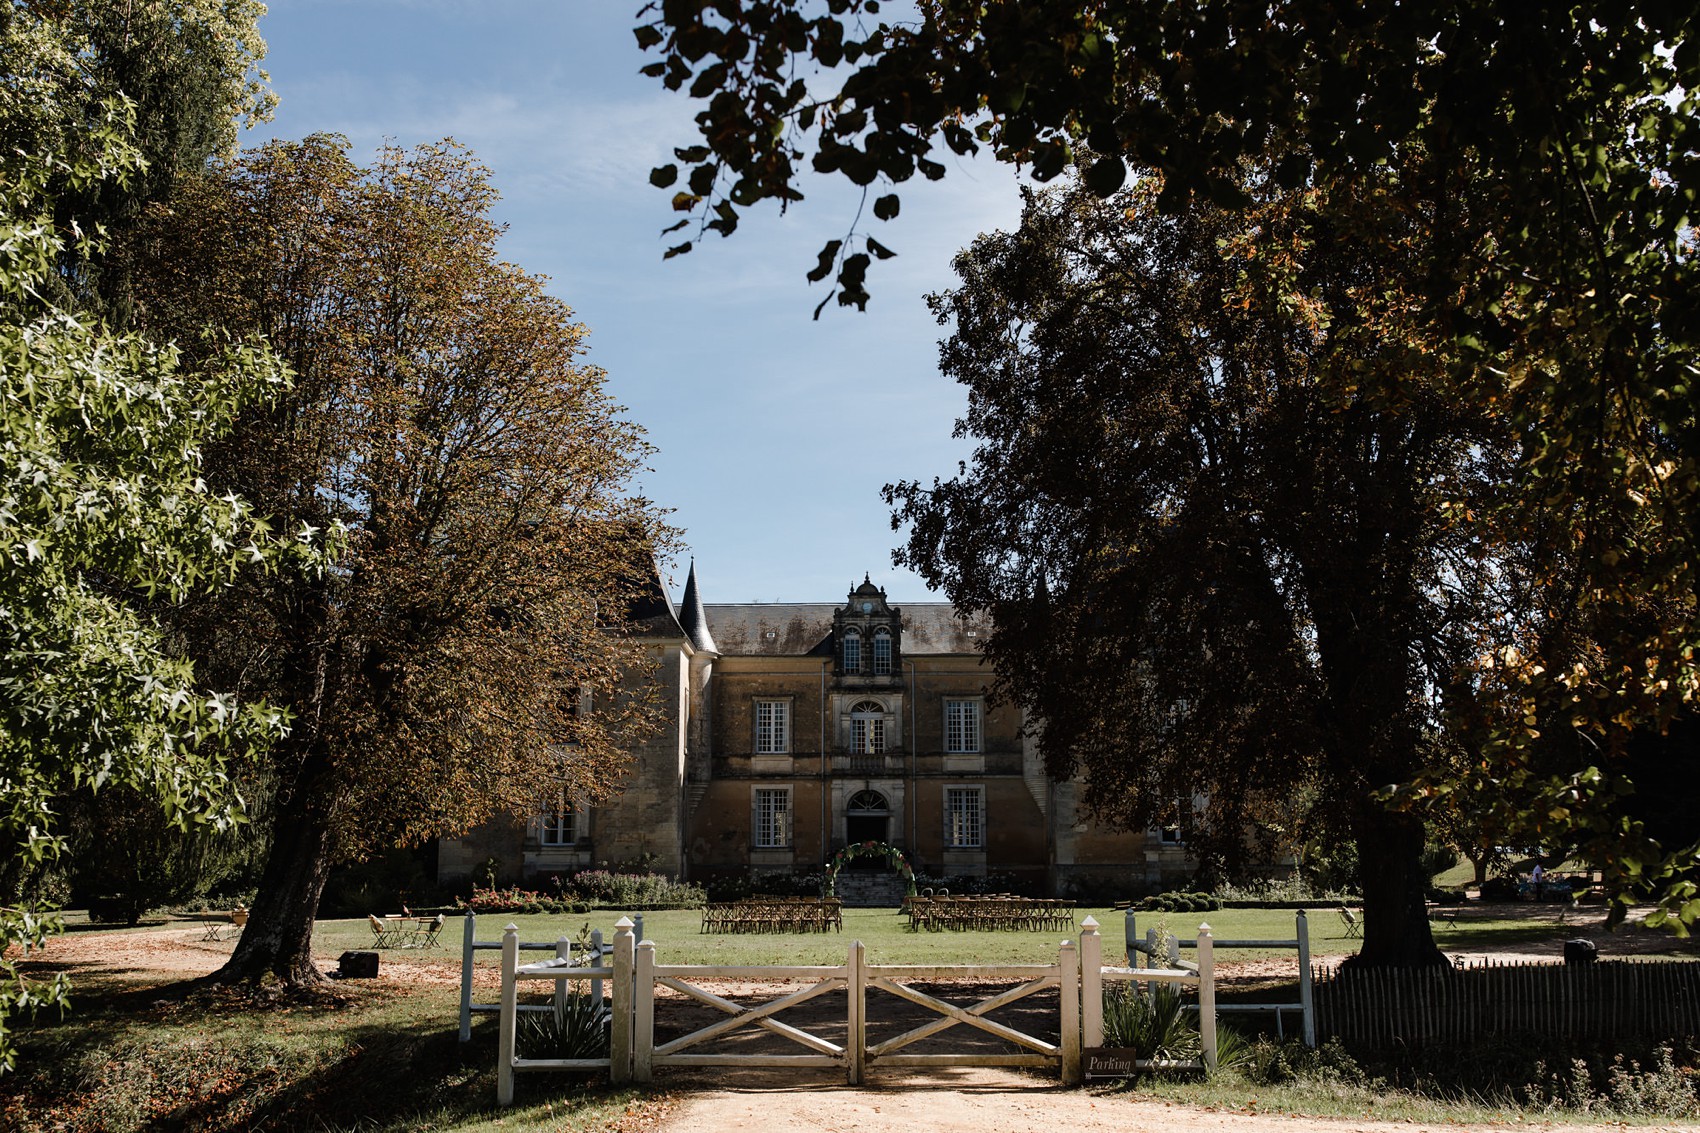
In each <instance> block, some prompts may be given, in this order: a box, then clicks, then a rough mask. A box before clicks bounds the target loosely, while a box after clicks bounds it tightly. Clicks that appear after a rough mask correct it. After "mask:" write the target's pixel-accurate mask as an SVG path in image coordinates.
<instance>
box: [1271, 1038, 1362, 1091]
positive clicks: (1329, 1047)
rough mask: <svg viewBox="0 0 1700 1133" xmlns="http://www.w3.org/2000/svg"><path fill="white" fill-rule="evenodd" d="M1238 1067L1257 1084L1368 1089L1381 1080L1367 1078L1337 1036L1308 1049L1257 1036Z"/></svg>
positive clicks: (1291, 1040)
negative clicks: (1310, 1084) (1309, 1084)
mask: <svg viewBox="0 0 1700 1133" xmlns="http://www.w3.org/2000/svg"><path fill="white" fill-rule="evenodd" d="M1239 1070H1240V1073H1241V1074H1242V1075H1244V1077H1245V1078H1246V1080H1247V1081H1249V1082H1251V1083H1253V1084H1254V1085H1258V1086H1284V1085H1288V1084H1291V1083H1294V1082H1301V1081H1304V1082H1315V1083H1318V1084H1322V1085H1330V1086H1360V1087H1366V1088H1370V1089H1378V1088H1380V1087H1381V1086H1382V1082H1381V1080H1380V1079H1379V1078H1373V1077H1371V1076H1370V1075H1369V1073H1368V1072H1367V1071H1365V1070H1364V1068H1363V1067H1362V1066H1360V1065H1359V1064H1358V1060H1357V1059H1355V1058H1353V1057H1352V1055H1351V1053H1350V1052H1349V1051H1347V1050H1346V1048H1345V1046H1343V1045H1342V1044H1341V1042H1340V1040H1339V1039H1337V1038H1334V1039H1329V1040H1328V1041H1327V1042H1325V1043H1323V1044H1322V1046H1320V1047H1318V1048H1317V1049H1316V1050H1311V1049H1310V1048H1309V1047H1307V1046H1305V1045H1304V1044H1303V1043H1302V1042H1299V1041H1298V1040H1297V1039H1272V1038H1268V1037H1261V1038H1258V1039H1256V1040H1254V1041H1252V1042H1251V1043H1249V1044H1248V1045H1247V1048H1246V1051H1245V1057H1244V1061H1243V1062H1241V1064H1240V1066H1239Z"/></svg>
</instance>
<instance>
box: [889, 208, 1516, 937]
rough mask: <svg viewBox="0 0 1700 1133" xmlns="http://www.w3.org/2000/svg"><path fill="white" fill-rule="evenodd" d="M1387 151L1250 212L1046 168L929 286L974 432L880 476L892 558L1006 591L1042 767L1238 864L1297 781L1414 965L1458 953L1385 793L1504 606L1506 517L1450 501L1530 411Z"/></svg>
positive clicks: (1008, 639)
mask: <svg viewBox="0 0 1700 1133" xmlns="http://www.w3.org/2000/svg"><path fill="white" fill-rule="evenodd" d="M1384 181H1385V182H1387V184H1386V185H1385V186H1384V187H1383V188H1382V189H1381V190H1380V191H1379V192H1376V193H1364V194H1363V195H1362V198H1361V199H1359V200H1357V201H1354V202H1349V203H1347V202H1340V201H1329V200H1325V199H1323V198H1322V197H1321V195H1320V194H1316V193H1281V192H1278V191H1274V190H1272V189H1270V188H1269V187H1268V186H1267V185H1266V184H1265V185H1262V186H1257V185H1252V186H1250V187H1249V191H1250V192H1253V193H1255V194H1257V195H1258V196H1259V197H1260V198H1261V199H1259V200H1258V203H1257V205H1256V207H1254V208H1252V209H1250V210H1247V211H1239V210H1227V209H1222V208H1219V207H1213V206H1210V205H1207V204H1204V203H1201V202H1195V203H1194V204H1193V205H1192V206H1191V207H1189V208H1187V209H1184V210H1181V211H1179V212H1176V213H1171V214H1164V213H1162V212H1160V211H1159V210H1158V208H1157V205H1156V199H1157V196H1158V187H1157V186H1156V185H1154V184H1151V183H1145V184H1141V185H1140V186H1138V187H1137V188H1135V189H1133V190H1127V191H1123V192H1121V193H1118V194H1116V195H1113V196H1112V197H1110V198H1109V199H1108V200H1102V201H1101V200H1099V199H1098V198H1097V197H1096V196H1095V195H1094V194H1093V193H1091V192H1090V191H1087V190H1085V189H1083V188H1079V187H1076V188H1073V189H1072V191H1069V192H1055V193H1050V194H1036V195H1032V196H1030V197H1029V200H1028V202H1027V207H1026V210H1025V213H1024V217H1023V222H1022V225H1021V227H1020V229H1019V230H1018V231H1016V232H1014V233H1008V234H1004V233H998V234H993V235H989V236H984V237H981V238H980V239H979V240H977V241H976V242H975V244H974V245H973V246H972V247H971V248H970V249H969V250H968V251H966V252H964V253H963V254H962V255H961V256H960V257H959V258H958V260H957V263H956V268H957V273H958V275H959V276H960V277H961V283H960V285H959V286H958V287H957V288H956V289H955V290H953V291H950V292H948V293H946V294H944V295H940V296H936V297H934V299H933V301H932V302H933V307H934V310H935V311H936V312H937V313H938V315H939V318H940V321H941V322H946V323H948V324H949V325H950V326H951V329H952V333H951V335H950V337H949V339H948V340H947V341H946V342H945V343H944V345H943V347H942V348H941V352H940V360H941V368H942V369H943V371H944V372H945V374H947V375H949V376H951V377H953V378H955V379H956V380H957V381H958V382H960V383H962V384H963V385H964V386H965V387H966V388H967V392H968V413H967V416H966V417H965V418H964V419H963V420H962V422H961V423H960V425H959V433H961V434H963V435H967V436H970V437H972V438H974V439H975V441H976V442H977V447H976V449H975V453H974V457H973V461H972V464H971V466H970V467H968V468H967V469H965V470H964V471H963V473H961V474H960V475H958V476H957V477H955V478H953V479H951V480H949V481H944V482H935V483H934V484H933V485H931V486H928V487H923V486H922V485H919V484H916V483H905V484H898V485H895V486H894V487H892V488H889V489H887V494H888V498H889V499H891V500H892V501H893V502H894V503H896V504H897V505H898V508H897V512H896V515H895V521H897V522H900V523H903V524H907V525H909V527H910V528H911V535H910V539H909V542H908V545H907V547H906V548H905V549H904V550H903V551H902V552H900V558H901V559H902V560H903V561H904V562H905V563H907V564H908V565H910V566H912V567H914V568H915V569H916V570H917V571H918V572H920V573H921V574H922V576H923V577H925V578H926V579H927V580H928V582H929V583H931V584H933V585H937V586H940V587H942V588H943V589H944V590H945V592H946V593H947V594H948V595H949V596H950V598H951V601H952V602H954V603H955V604H956V605H957V606H958V607H959V608H963V609H984V610H989V611H991V612H992V613H993V615H994V618H995V620H996V623H997V626H998V631H997V633H996V634H995V635H994V636H993V637H992V639H991V641H990V642H989V643H988V645H987V647H986V651H987V653H988V654H989V656H990V658H991V660H992V662H993V663H994V665H995V666H996V670H997V674H998V678H999V681H1000V685H1001V688H1002V689H1003V691H1004V692H1005V693H1006V694H1007V695H1009V696H1010V697H1011V698H1012V699H1014V700H1015V701H1017V702H1018V703H1020V704H1021V705H1022V706H1023V707H1024V708H1025V709H1027V711H1028V713H1029V716H1030V717H1031V718H1032V719H1034V720H1035V721H1037V722H1038V727H1039V730H1038V741H1039V744H1040V748H1041V750H1042V751H1043V753H1044V754H1045V757H1046V762H1047V766H1048V768H1049V770H1050V771H1051V773H1052V774H1054V775H1058V776H1065V775H1070V774H1074V773H1077V772H1084V774H1085V777H1086V783H1087V800H1088V802H1089V803H1090V804H1091V805H1093V806H1095V807H1096V808H1097V810H1098V811H1099V812H1100V813H1102V814H1106V815H1109V816H1113V817H1115V818H1117V819H1120V820H1122V821H1124V822H1125V823H1127V824H1129V825H1131V826H1134V827H1135V828H1138V827H1143V826H1151V825H1159V824H1165V823H1167V822H1171V821H1176V820H1179V821H1182V822H1186V821H1188V820H1191V830H1190V831H1189V835H1190V837H1189V843H1190V845H1191V846H1192V847H1193V848H1194V849H1195V850H1196V851H1198V852H1200V853H1201V854H1203V856H1204V857H1205V858H1206V860H1207V861H1220V862H1223V863H1225V864H1226V865H1227V866H1229V867H1230V868H1231V867H1232V864H1233V863H1234V862H1235V861H1236V860H1237V859H1238V857H1239V856H1240V855H1241V853H1242V852H1243V849H1244V845H1245V842H1246V840H1247V839H1248V838H1249V837H1253V836H1255V833H1256V831H1257V828H1258V825H1259V824H1260V823H1268V822H1270V821H1271V820H1272V818H1274V817H1277V816H1278V817H1280V818H1281V819H1282V820H1283V822H1284V823H1290V822H1291V821H1292V817H1293V812H1294V811H1295V810H1300V808H1297V807H1295V805H1294V800H1295V797H1297V798H1298V799H1301V800H1302V801H1303V802H1304V803H1305V804H1306V805H1305V806H1304V807H1303V808H1302V810H1301V812H1300V813H1299V815H1298V817H1299V818H1300V819H1301V820H1302V821H1306V822H1308V825H1309V827H1310V829H1311V833H1312V835H1313V836H1322V837H1333V838H1337V839H1342V840H1349V841H1352V842H1354V843H1355V844H1356V847H1357V851H1358V861H1359V868H1360V882H1361V885H1362V892H1363V899H1364V912H1365V923H1366V929H1365V936H1364V946H1363V950H1362V953H1361V956H1360V962H1362V963H1364V964H1369V965H1398V966H1415V965H1422V964H1438V963H1443V962H1444V959H1443V957H1442V956H1441V955H1440V953H1439V951H1438V950H1437V949H1436V948H1435V946H1434V943H1433V940H1432V937H1431V936H1430V933H1429V929H1428V922H1427V917H1426V913H1425V909H1424V899H1425V888H1426V885H1427V881H1428V877H1427V874H1426V873H1425V872H1424V871H1423V870H1422V869H1421V866H1420V862H1421V856H1422V850H1423V845H1424V821H1423V818H1422V816H1421V815H1420V814H1416V813H1411V812H1408V811H1401V810H1397V809H1393V808H1391V807H1390V806H1389V804H1388V800H1387V799H1386V798H1385V797H1384V796H1383V794H1382V792H1383V789H1384V788H1385V787H1386V786H1387V785H1388V784H1391V783H1397V782H1402V781H1408V780H1410V779H1411V778H1412V777H1413V776H1415V775H1417V774H1418V773H1420V772H1422V771H1424V770H1426V769H1428V768H1430V767H1431V766H1433V765H1434V764H1435V762H1436V756H1437V748H1439V747H1440V746H1441V745H1442V743H1443V740H1442V738H1441V737H1442V736H1443V733H1444V730H1445V726H1446V721H1445V712H1444V705H1443V703H1442V698H1441V692H1442V691H1443V690H1444V689H1446V688H1447V687H1448V686H1449V685H1450V683H1451V680H1452V674H1453V672H1454V671H1455V669H1456V668H1457V667H1458V665H1459V663H1460V661H1461V660H1463V658H1464V656H1465V650H1466V649H1467V648H1468V647H1469V646H1471V645H1473V644H1474V643H1476V642H1478V641H1479V640H1481V638H1482V636H1483V635H1484V634H1489V635H1491V634H1493V633H1494V632H1495V629H1494V627H1495V625H1496V623H1498V622H1500V621H1502V620H1503V619H1504V618H1505V616H1506V615H1507V614H1508V612H1509V611H1508V609H1507V606H1506V604H1505V602H1504V601H1502V600H1501V597H1502V596H1501V594H1500V592H1499V590H1498V588H1496V587H1495V586H1494V585H1493V584H1492V582H1491V578H1490V576H1491V574H1492V573H1493V571H1494V569H1495V568H1496V567H1497V566H1499V565H1502V564H1503V562H1504V561H1505V559H1506V556H1507V555H1509V554H1512V553H1514V551H1515V548H1505V549H1500V550H1495V549H1493V548H1490V547H1487V546H1485V545H1484V544H1483V542H1482V536H1481V530H1480V529H1479V528H1478V527H1476V526H1474V525H1471V524H1467V523H1464V522H1461V520H1460V515H1461V514H1462V513H1464V512H1466V511H1469V510H1470V509H1479V508H1482V507H1484V506H1486V505H1487V504H1488V503H1489V502H1490V499H1491V496H1492V493H1493V492H1494V491H1495V490H1496V489H1497V487H1498V486H1499V485H1500V484H1501V483H1503V480H1504V477H1505V474H1506V471H1507V470H1508V468H1509V461H1508V457H1509V455H1510V453H1511V452H1512V451H1513V450H1514V441H1515V436H1514V433H1513V432H1512V430H1511V429H1510V428H1509V426H1508V423H1507V422H1506V420H1505V419H1504V417H1503V415H1502V414H1500V413H1498V412H1497V411H1495V410H1493V409H1491V408H1488V407H1481V406H1476V405H1473V404H1471V403H1470V402H1469V401H1468V400H1465V399H1461V398H1459V397H1457V396H1456V390H1455V389H1454V388H1453V385H1452V382H1451V376H1450V372H1449V369H1448V367H1447V366H1446V364H1445V363H1446V359H1445V357H1444V356H1443V355H1439V354H1437V352H1436V351H1435V350H1434V346H1435V345H1436V341H1435V338H1434V336H1433V335H1432V334H1430V333H1428V332H1427V331H1425V329H1424V328H1422V327H1421V326H1420V325H1413V324H1412V323H1411V321H1410V318H1409V310H1408V308H1409V306H1410V300H1409V297H1408V296H1407V295H1406V294H1404V292H1403V291H1402V290H1401V287H1400V285H1401V283H1402V282H1404V281H1406V280H1408V279H1410V278H1411V277H1412V275H1411V273H1412V271H1413V268H1414V265H1415V264H1416V263H1418V262H1420V260H1421V257H1422V254H1423V246H1424V244H1425V242H1426V239H1427V232H1426V229H1425V226H1424V224H1423V223H1422V222H1421V221H1420V220H1417V219H1413V218H1411V217H1409V216H1407V215H1406V214H1404V213H1403V211H1402V207H1401V206H1402V204H1403V202H1402V200H1401V199H1400V198H1399V196H1398V184H1397V181H1396V179H1394V178H1392V177H1391V176H1387V177H1385V178H1384ZM1344 216H1350V217H1352V218H1353V223H1352V224H1350V225H1347V224H1345V223H1343V222H1342V219H1341V218H1342V217H1344ZM1372 233H1373V234H1374V236H1373V237H1372V236H1371V234H1372ZM1395 391H1396V393H1397V400H1394V398H1393V396H1392V394H1393V393H1394V392H1395ZM1490 552H1492V553H1490ZM1195 794H1198V795H1202V796H1203V797H1204V798H1205V799H1207V803H1206V805H1205V807H1204V809H1203V813H1202V814H1200V815H1198V816H1190V815H1187V814H1185V813H1184V812H1185V811H1186V810H1190V809H1191V808H1190V800H1191V799H1192V798H1193V797H1194V795H1195ZM1177 798H1179V799H1182V800H1187V802H1184V803H1183V804H1182V806H1181V810H1182V812H1183V813H1180V814H1179V815H1176V814H1175V813H1174V810H1175V807H1176V804H1175V800H1176V799H1177Z"/></svg>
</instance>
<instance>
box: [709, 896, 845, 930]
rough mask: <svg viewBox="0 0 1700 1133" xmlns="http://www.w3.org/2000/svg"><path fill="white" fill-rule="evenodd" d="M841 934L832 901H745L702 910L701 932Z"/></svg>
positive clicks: (838, 905) (839, 907)
mask: <svg viewBox="0 0 1700 1133" xmlns="http://www.w3.org/2000/svg"><path fill="white" fill-rule="evenodd" d="M829 929H830V930H831V931H833V932H842V931H843V930H844V904H843V902H841V901H840V900H838V898H836V897H749V898H746V899H744V900H742V901H721V902H715V903H711V904H707V905H704V906H703V907H702V931H703V932H826V931H827V930H829Z"/></svg>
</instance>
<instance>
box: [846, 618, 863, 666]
mask: <svg viewBox="0 0 1700 1133" xmlns="http://www.w3.org/2000/svg"><path fill="white" fill-rule="evenodd" d="M843 649H844V671H845V672H846V673H859V672H861V671H862V631H861V630H859V629H847V630H845V631H844V642H843Z"/></svg>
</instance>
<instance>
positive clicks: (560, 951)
mask: <svg viewBox="0 0 1700 1133" xmlns="http://www.w3.org/2000/svg"><path fill="white" fill-rule="evenodd" d="M465 921H466V923H465V925H464V927H463V929H462V932H461V944H460V1041H461V1042H463V1043H464V1042H470V1041H471V1040H472V1016H473V1014H474V1013H475V1012H491V1013H495V1012H498V1011H500V1010H501V1009H502V1005H501V1004H500V1003H474V1002H472V961H473V956H474V955H475V954H476V953H479V952H497V951H500V950H501V947H502V942H501V941H500V940H477V939H475V937H476V936H477V934H478V918H477V917H476V916H475V915H473V914H472V913H470V912H468V913H467V914H466V917H465ZM510 927H511V926H510ZM637 935H638V937H639V939H642V937H643V914H642V913H639V914H638V917H637ZM519 949H520V951H521V952H553V953H554V954H555V956H556V957H557V958H558V959H567V960H571V959H572V953H573V942H572V941H571V940H569V939H568V938H567V937H564V936H558V937H556V938H555V939H554V940H553V941H549V942H543V941H528V940H522V941H520V942H519ZM613 951H614V946H613V945H612V944H604V943H603V941H602V930H601V929H597V930H596V931H595V932H592V933H591V934H590V948H589V950H588V951H586V952H585V953H584V954H583V955H582V956H580V957H579V959H578V960H577V961H576V962H577V963H579V964H585V963H588V962H589V961H590V958H591V957H592V956H594V957H596V958H597V959H600V958H602V957H604V956H607V955H609V954H610V953H612V952H613ZM565 994H566V985H565V984H556V985H555V1003H554V1004H553V1005H550V1004H542V1003H538V1004H530V1003H527V1004H521V1005H520V1007H519V1010H521V1011H554V1010H557V1009H558V1008H559V1007H560V1006H561V998H562V997H563V996H564V995H565ZM590 997H591V998H592V999H596V1000H600V999H601V998H602V981H601V980H600V979H597V980H593V981H591V985H590Z"/></svg>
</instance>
